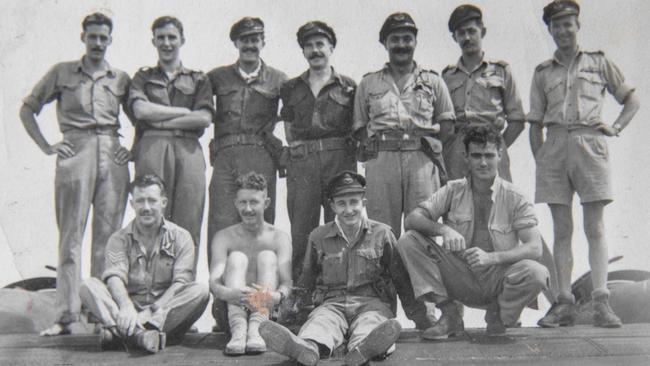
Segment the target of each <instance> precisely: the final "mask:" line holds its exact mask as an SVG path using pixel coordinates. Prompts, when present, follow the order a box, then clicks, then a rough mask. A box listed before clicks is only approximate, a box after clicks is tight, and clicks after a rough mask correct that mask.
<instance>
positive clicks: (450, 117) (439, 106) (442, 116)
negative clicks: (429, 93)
mask: <svg viewBox="0 0 650 366" xmlns="http://www.w3.org/2000/svg"><path fill="white" fill-rule="evenodd" d="M434 80H435V82H434V83H433V87H434V93H435V98H434V101H433V121H434V122H437V123H440V122H442V121H454V120H455V119H456V115H455V114H454V104H453V103H452V101H451V96H450V95H449V89H447V85H446V84H445V82H444V81H443V80H442V78H437V79H434Z"/></svg>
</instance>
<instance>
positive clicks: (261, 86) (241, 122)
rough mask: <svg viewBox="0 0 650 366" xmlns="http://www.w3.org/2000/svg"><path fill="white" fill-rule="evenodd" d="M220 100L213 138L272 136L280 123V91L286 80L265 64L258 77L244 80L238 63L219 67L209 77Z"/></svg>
mask: <svg viewBox="0 0 650 366" xmlns="http://www.w3.org/2000/svg"><path fill="white" fill-rule="evenodd" d="M208 78H209V79H210V83H211V84H212V91H213V92H214V94H215V95H216V96H217V105H216V114H215V116H214V135H215V137H217V138H218V137H222V136H226V135H233V134H249V135H255V134H259V133H260V132H262V131H266V132H272V131H273V127H274V126H275V123H276V122H277V121H278V119H279V118H278V104H279V101H280V87H281V86H282V84H283V83H284V82H285V81H286V80H287V76H286V75H285V74H284V73H283V72H281V71H278V70H276V69H274V68H272V67H270V66H267V65H266V64H265V63H264V62H262V63H261V65H260V70H259V74H258V75H257V76H255V77H253V78H251V79H250V80H244V78H243V77H242V75H241V74H240V72H239V66H238V65H237V63H235V64H233V65H229V66H223V67H218V68H216V69H214V70H212V71H210V72H209V73H208Z"/></svg>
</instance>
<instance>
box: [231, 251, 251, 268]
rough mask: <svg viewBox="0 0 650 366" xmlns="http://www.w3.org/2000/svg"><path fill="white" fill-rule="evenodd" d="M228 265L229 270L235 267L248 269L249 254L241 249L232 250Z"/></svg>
mask: <svg viewBox="0 0 650 366" xmlns="http://www.w3.org/2000/svg"><path fill="white" fill-rule="evenodd" d="M226 266H227V268H228V269H229V270H232V269H233V268H243V269H246V268H247V267H248V256H247V255H246V254H244V253H243V252H240V251H233V252H230V254H228V261H227V262H226Z"/></svg>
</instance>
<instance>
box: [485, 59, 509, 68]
mask: <svg viewBox="0 0 650 366" xmlns="http://www.w3.org/2000/svg"><path fill="white" fill-rule="evenodd" d="M488 62H489V63H491V64H495V65H499V66H501V67H506V66H508V63H507V62H505V61H503V60H494V61H488Z"/></svg>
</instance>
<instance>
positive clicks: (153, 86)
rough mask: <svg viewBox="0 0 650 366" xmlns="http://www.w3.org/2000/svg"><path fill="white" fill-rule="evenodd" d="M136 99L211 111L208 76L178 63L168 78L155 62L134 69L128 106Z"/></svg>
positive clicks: (140, 126)
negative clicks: (153, 64) (154, 64)
mask: <svg viewBox="0 0 650 366" xmlns="http://www.w3.org/2000/svg"><path fill="white" fill-rule="evenodd" d="M136 100H144V101H146V102H151V103H156V104H162V105H165V106H170V107H183V108H188V109H189V110H191V111H197V110H199V109H205V110H208V111H210V113H213V112H214V101H213V100H212V87H211V86H210V80H208V77H207V76H206V75H205V74H204V73H202V72H200V71H194V70H190V69H188V68H186V67H184V66H181V67H180V69H179V70H178V72H177V73H176V74H175V75H174V76H173V77H172V79H171V80H170V79H169V78H168V77H167V75H166V74H165V72H164V71H163V70H162V69H161V68H160V67H159V66H155V67H143V68H141V69H140V70H138V72H136V73H135V75H134V76H133V81H132V82H131V88H130V89H129V101H128V103H129V107H131V106H133V103H134V102H135V101H136ZM138 127H139V128H141V129H143V130H146V129H148V128H150V127H148V126H146V124H139V125H138Z"/></svg>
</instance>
